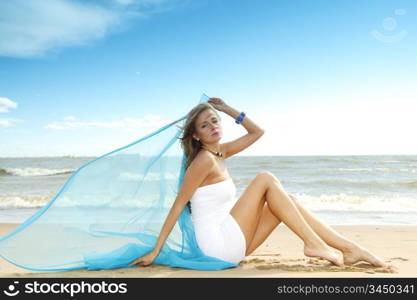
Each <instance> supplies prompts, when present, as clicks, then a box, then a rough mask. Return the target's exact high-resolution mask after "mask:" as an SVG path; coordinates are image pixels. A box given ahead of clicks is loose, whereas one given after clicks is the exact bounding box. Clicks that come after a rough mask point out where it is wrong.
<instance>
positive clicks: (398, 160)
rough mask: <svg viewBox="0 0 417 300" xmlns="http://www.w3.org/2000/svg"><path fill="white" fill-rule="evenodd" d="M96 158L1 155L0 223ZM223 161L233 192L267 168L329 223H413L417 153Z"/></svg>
mask: <svg viewBox="0 0 417 300" xmlns="http://www.w3.org/2000/svg"><path fill="white" fill-rule="evenodd" d="M95 158H96V157H74V156H66V157H27V158H0V223H21V222H23V221H25V220H26V219H27V218H29V217H30V216H31V215H33V214H34V213H35V212H36V211H37V210H39V209H40V208H41V207H42V206H44V205H45V204H46V203H48V202H49V201H51V200H52V199H53V198H54V196H55V195H56V194H57V193H58V192H59V191H60V189H61V188H62V186H63V185H64V184H65V182H66V180H67V179H68V177H69V176H70V175H71V174H72V173H73V172H75V171H76V170H77V169H78V168H79V167H80V166H82V165H83V164H85V163H87V162H88V161H90V160H93V159H95ZM226 163H227V167H228V170H229V173H230V175H231V176H232V177H233V180H234V182H235V184H236V187H237V196H240V195H241V194H242V193H243V192H244V190H245V188H246V187H247V186H248V184H249V183H250V181H251V180H253V178H255V176H256V174H258V173H259V172H261V171H269V172H271V173H273V174H274V175H275V176H276V177H277V178H278V179H279V180H280V182H281V184H282V185H283V187H284V189H285V190H286V191H287V192H288V193H291V194H293V195H295V196H297V197H298V198H299V199H300V200H301V202H302V203H304V204H305V206H306V207H307V208H309V209H310V210H311V211H312V212H313V213H314V214H315V215H316V216H317V217H318V218H320V219H321V220H323V221H325V222H326V223H327V224H329V225H364V224H367V225H417V193H416V192H417V155H375V156H374V155H369V156H365V155H364V156H234V157H231V158H230V159H228V160H227V161H226Z"/></svg>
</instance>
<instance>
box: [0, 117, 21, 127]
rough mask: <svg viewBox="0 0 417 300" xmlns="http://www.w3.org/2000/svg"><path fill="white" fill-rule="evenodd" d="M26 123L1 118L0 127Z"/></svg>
mask: <svg viewBox="0 0 417 300" xmlns="http://www.w3.org/2000/svg"><path fill="white" fill-rule="evenodd" d="M21 122H24V121H23V120H18V119H10V118H0V127H12V126H15V125H16V124H17V123H21Z"/></svg>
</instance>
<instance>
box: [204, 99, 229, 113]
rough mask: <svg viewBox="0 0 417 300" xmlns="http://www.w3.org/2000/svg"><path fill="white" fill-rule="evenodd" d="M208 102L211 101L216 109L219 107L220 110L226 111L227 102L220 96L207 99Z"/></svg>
mask: <svg viewBox="0 0 417 300" xmlns="http://www.w3.org/2000/svg"><path fill="white" fill-rule="evenodd" d="M207 102H208V103H210V104H211V105H212V106H213V107H214V108H215V109H217V110H218V111H222V112H224V111H225V109H226V108H227V106H228V105H227V104H226V103H225V102H224V101H223V100H222V99H220V98H214V97H210V99H209V100H208V101H207Z"/></svg>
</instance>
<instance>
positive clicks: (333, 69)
mask: <svg viewBox="0 0 417 300" xmlns="http://www.w3.org/2000/svg"><path fill="white" fill-rule="evenodd" d="M416 29H417V2H416V1H411V0H410V1H386V0H374V1H370V0H366V1H347V0H346V1H330V0H327V1H322V0H318V1H309V0H295V1H280V0H261V1H255V0H252V1H247V0H239V1H237V0H229V1H226V0H223V1H220V0H205V1H202V0H193V1H191V0H172V1H167V0H142V1H140V0H106V1H104V0H103V1H93V0H90V1H81V0H80V1H78V0H72V1H69V0H45V1H24V0H15V1H2V2H0V156H1V157H21V156H57V155H58V156H59V155H67V154H75V155H102V154H104V153H107V152H109V151H111V150H114V149H116V148H119V147H122V146H124V145H126V144H128V143H130V142H133V141H135V140H137V139H139V138H141V137H142V136H144V135H145V134H148V133H150V132H152V131H154V130H156V129H158V128H160V127H162V126H163V125H165V124H167V123H168V122H171V121H173V120H176V119H179V118H180V117H182V116H183V115H185V113H187V112H188V111H189V110H190V109H191V108H192V106H193V105H195V104H197V103H198V100H199V98H200V96H201V94H202V93H203V92H204V93H206V94H207V95H209V96H212V97H220V98H222V99H223V100H224V101H225V102H226V103H228V104H229V105H230V106H232V107H234V108H235V109H237V110H239V111H242V110H243V111H245V113H246V115H247V116H248V117H249V118H251V119H252V120H253V121H254V122H256V123H257V124H258V125H260V126H261V127H263V128H264V129H265V130H266V133H265V135H264V136H263V137H262V138H261V139H260V140H259V141H258V142H257V143H255V144H254V145H252V146H251V147H249V148H248V149H246V150H245V151H244V152H242V153H241V155H361V154H365V155H370V154H417V143H416V142H415V141H414V140H413V131H415V128H417V121H416V120H417V118H415V111H417V109H416V108H417V102H416V98H417V85H416V84H415V81H416V78H417V76H416V75H417V59H416V55H415V53H417V38H416ZM221 114H222V113H221ZM222 119H223V125H224V130H225V134H224V138H223V140H222V141H223V142H226V141H228V140H231V139H234V138H237V137H239V136H241V135H242V134H245V132H246V131H245V130H244V128H243V127H242V126H241V125H240V126H238V125H236V124H235V123H234V121H233V120H232V119H231V118H230V117H229V116H227V115H224V114H222Z"/></svg>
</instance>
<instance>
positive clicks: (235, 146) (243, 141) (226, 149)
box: [209, 98, 265, 158]
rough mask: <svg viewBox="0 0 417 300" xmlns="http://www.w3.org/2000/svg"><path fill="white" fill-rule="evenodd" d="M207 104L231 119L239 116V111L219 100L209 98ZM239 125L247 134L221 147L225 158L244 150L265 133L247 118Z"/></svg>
mask: <svg viewBox="0 0 417 300" xmlns="http://www.w3.org/2000/svg"><path fill="white" fill-rule="evenodd" d="M209 102H210V104H212V105H213V106H214V108H215V109H217V110H219V111H222V112H224V113H225V114H228V115H229V116H231V117H232V118H233V119H236V118H237V117H238V116H239V115H240V111H238V110H236V109H234V108H233V107H231V106H230V105H228V104H226V103H225V102H224V101H223V100H222V99H220V98H210V100H209ZM240 124H242V126H243V127H245V129H246V131H247V132H248V133H247V134H245V135H243V136H241V137H239V138H237V139H235V140H233V141H230V142H227V143H224V144H222V145H221V147H222V151H223V153H224V154H225V157H226V158H229V157H230V156H232V155H235V154H236V153H239V152H241V151H243V150H245V149H246V148H247V147H249V146H250V145H252V144H253V143H255V142H256V141H257V140H258V139H259V138H260V137H261V136H262V135H263V134H264V133H265V130H264V129H262V128H261V127H259V126H258V125H257V124H256V123H255V122H253V121H252V120H251V119H250V118H249V117H248V116H245V117H244V118H243V121H242V122H241V123H240Z"/></svg>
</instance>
